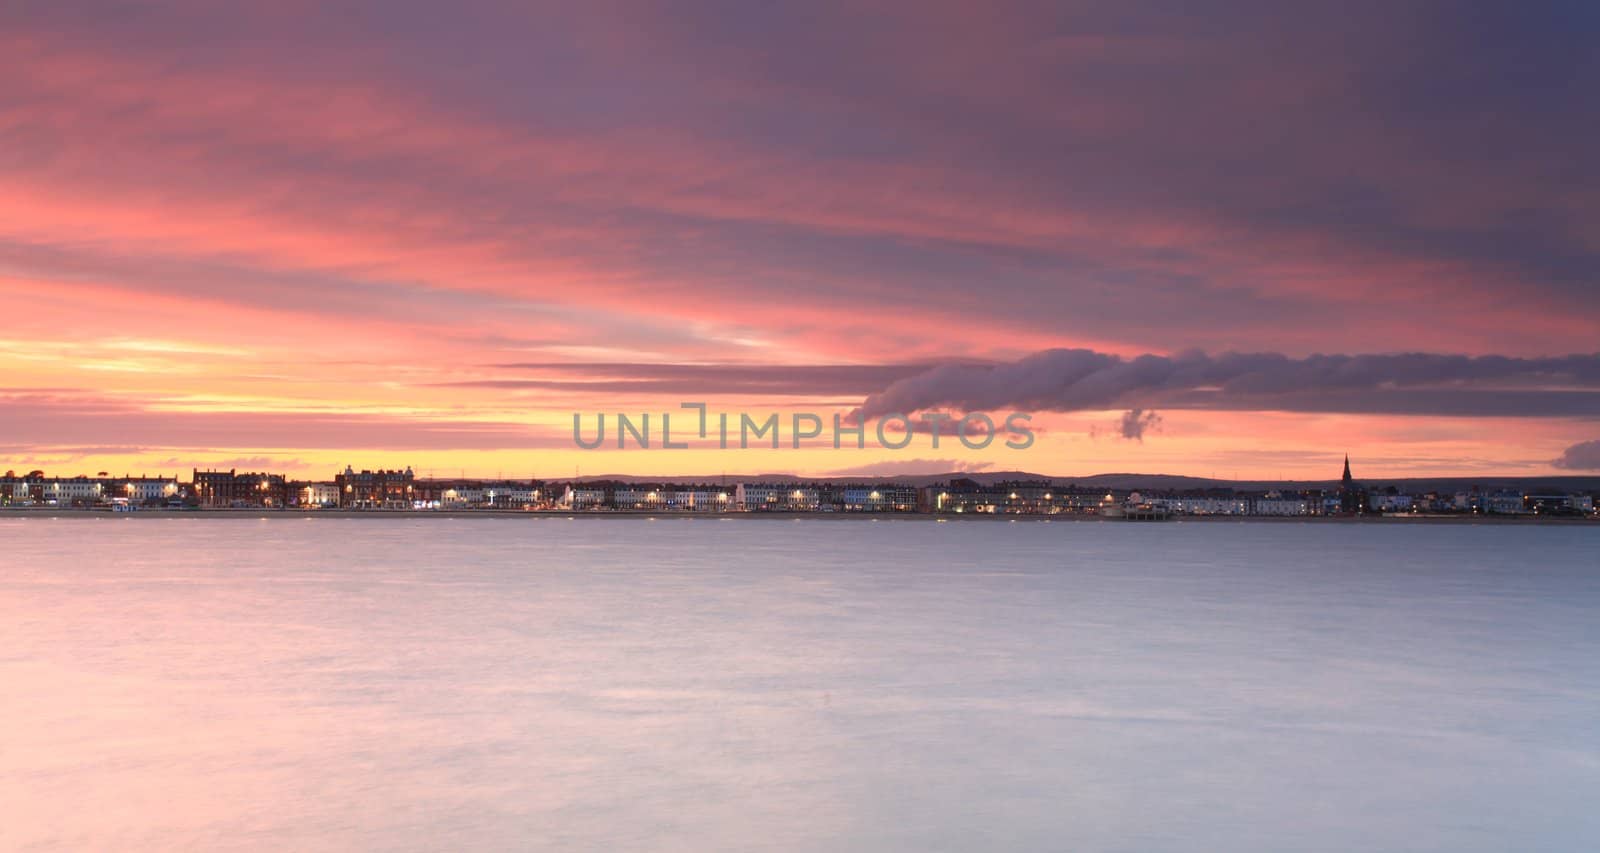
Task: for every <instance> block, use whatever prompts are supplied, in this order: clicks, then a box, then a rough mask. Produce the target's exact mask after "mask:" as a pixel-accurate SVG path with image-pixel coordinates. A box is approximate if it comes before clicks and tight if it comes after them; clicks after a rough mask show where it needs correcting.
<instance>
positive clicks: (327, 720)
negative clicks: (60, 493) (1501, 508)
mask: <svg viewBox="0 0 1600 853" xmlns="http://www.w3.org/2000/svg"><path fill="white" fill-rule="evenodd" d="M0 723H3V727H0V848H4V849H8V850H10V849H19V848H20V849H63V850H138V849H161V850H170V849H180V848H181V849H193V850H234V849H245V850H322V849H328V850H452V851H454V850H512V849H560V850H608V851H609V850H681V851H708V850H741V851H742V850H815V851H837V850H907V851H913V850H914V851H929V850H997V849H998V850H1073V851H1113V850H1115V851H1167V850H1185V851H1258V850H1259V851H1311V850H1316V851H1340V853H1345V851H1353V850H1430V851H1434V850H1436V851H1477V850H1482V851H1508V850H1516V851H1533V850H1571V851H1592V850H1597V849H1600V808H1597V804H1600V526H1595V525H1589V526H1538V527H1534V526H1506V525H1483V526H1472V525H1415V526H1407V525H1402V524H1375V525H1356V524H1294V523H1192V522H1191V523H1166V524H1129V523H1060V522H1058V523H1042V522H1037V521H1034V522H1019V523H1004V522H978V523H974V522H964V523H944V524H941V523H935V522H932V521H926V520H915V521H910V520H901V521H887V520H886V521H879V522H872V521H864V520H863V521H823V520H806V521H799V522H796V521H790V520H736V521H718V520H715V519H696V520H683V519H661V520H657V521H645V520H642V519H610V520H599V519H578V520H566V519H564V518H544V519H530V518H515V519H444V518H432V519H413V518H396V519H388V520H377V519H367V518H354V519H352V518H337V517H317V518H301V517H280V518H272V519H253V518H196V517H181V516H180V517H150V518H118V517H113V516H99V517H93V518H64V519H56V520H52V519H48V518H38V517H27V518H14V517H8V518H0Z"/></svg>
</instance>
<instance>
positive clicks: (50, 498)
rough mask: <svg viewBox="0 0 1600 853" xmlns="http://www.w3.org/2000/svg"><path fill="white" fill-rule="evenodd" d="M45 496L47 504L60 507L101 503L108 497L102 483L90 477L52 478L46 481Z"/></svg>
mask: <svg viewBox="0 0 1600 853" xmlns="http://www.w3.org/2000/svg"><path fill="white" fill-rule="evenodd" d="M43 495H44V502H45V503H47V504H58V505H65V504H72V503H99V502H100V501H101V500H103V499H104V498H105V497H106V494H105V487H104V486H103V485H102V484H101V483H100V481H99V480H91V479H89V478H88V477H52V478H50V479H48V480H45V481H44V489H43Z"/></svg>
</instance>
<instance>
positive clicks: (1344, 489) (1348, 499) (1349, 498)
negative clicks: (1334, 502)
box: [1339, 453, 1367, 515]
mask: <svg viewBox="0 0 1600 853" xmlns="http://www.w3.org/2000/svg"><path fill="white" fill-rule="evenodd" d="M1339 511H1340V512H1341V513H1345V514H1346V515H1357V514H1359V513H1363V512H1366V511H1367V493H1366V490H1365V489H1363V488H1361V485H1360V484H1359V483H1357V482H1356V481H1355V479H1354V478H1353V477H1351V476H1350V454H1348V453H1346V454H1345V456H1344V477H1343V478H1341V479H1340V481H1339Z"/></svg>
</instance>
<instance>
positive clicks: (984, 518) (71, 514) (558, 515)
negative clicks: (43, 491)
mask: <svg viewBox="0 0 1600 853" xmlns="http://www.w3.org/2000/svg"><path fill="white" fill-rule="evenodd" d="M6 518H48V519H63V518H64V519H100V518H112V519H169V520H170V519H184V518H232V519H245V520H248V519H257V520H262V521H265V520H268V519H273V518H277V519H289V518H301V519H305V520H308V521H309V520H311V519H315V518H330V519H369V520H382V519H412V518H434V519H445V520H455V519H484V520H500V521H506V520H511V519H518V518H521V519H528V520H539V521H542V520H547V519H565V520H573V521H575V520H577V519H629V520H633V521H668V520H684V521H697V520H706V521H734V520H737V521H783V522H796V521H827V522H834V521H891V522H900V521H906V522H935V523H943V522H952V521H954V522H962V523H966V522H978V523H991V524H993V523H1016V522H1036V523H1037V522H1043V523H1066V524H1075V523H1097V522H1129V521H1131V519H1127V518H1117V517H1108V516H1103V515H1096V514H1093V513H1082V514H1077V513H1060V514H1055V515H1040V514H1022V513H1011V514H1007V513H998V514H988V513H931V512H881V513H868V512H631V511H620V512H619V511H607V512H572V511H566V510H518V509H470V510H410V509H387V510H372V509H365V510H363V509H315V510H301V509H221V508H213V509H187V510H167V509H141V510H134V511H131V512H113V511H111V510H107V509H62V508H60V507H0V519H6ZM1188 522H1197V523H1202V524H1226V523H1234V524H1245V523H1252V522H1262V523H1268V524H1497V525H1498V524H1514V525H1529V524H1533V525H1558V526H1559V525H1574V524H1576V525H1583V524H1596V525H1597V526H1600V518H1596V517H1595V516H1566V517H1553V516H1536V515H1530V516H1520V515H1374V516H1318V515H1177V516H1172V517H1171V518H1168V519H1164V520H1161V521H1135V522H1133V523H1135V524H1139V525H1149V524H1172V523H1177V524H1183V523H1188Z"/></svg>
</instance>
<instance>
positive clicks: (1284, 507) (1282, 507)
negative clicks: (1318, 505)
mask: <svg viewBox="0 0 1600 853" xmlns="http://www.w3.org/2000/svg"><path fill="white" fill-rule="evenodd" d="M1255 514H1256V515H1272V516H1293V515H1312V514H1313V506H1312V503H1311V501H1309V500H1306V499H1305V498H1286V497H1281V496H1280V497H1270V496H1269V497H1264V498H1256V499H1255Z"/></svg>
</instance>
